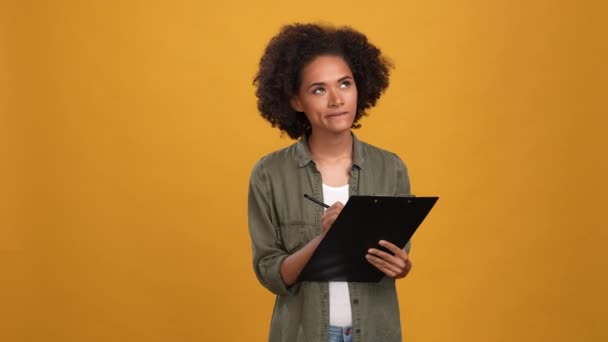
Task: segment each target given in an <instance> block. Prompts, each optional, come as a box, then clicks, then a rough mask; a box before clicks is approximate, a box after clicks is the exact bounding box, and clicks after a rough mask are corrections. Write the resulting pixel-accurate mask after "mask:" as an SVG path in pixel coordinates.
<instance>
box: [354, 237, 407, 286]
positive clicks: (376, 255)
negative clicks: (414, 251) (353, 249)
mask: <svg viewBox="0 0 608 342" xmlns="http://www.w3.org/2000/svg"><path fill="white" fill-rule="evenodd" d="M378 244H379V245H380V246H382V247H385V248H386V249H388V250H389V251H391V252H392V253H393V254H394V255H391V254H389V253H386V252H384V251H381V250H379V249H376V248H370V249H369V250H368V251H367V252H368V254H366V255H365V258H366V259H367V261H369V263H370V264H372V265H374V266H375V267H376V268H377V269H379V270H380V271H382V273H384V274H386V275H387V276H388V277H391V278H395V279H399V278H403V277H405V276H406V275H407V274H408V273H409V272H410V270H411V269H412V262H411V261H410V258H409V256H408V254H407V252H406V251H405V250H403V249H401V248H399V247H397V246H395V245H394V244H392V243H390V242H388V241H385V240H380V242H379V243H378Z"/></svg>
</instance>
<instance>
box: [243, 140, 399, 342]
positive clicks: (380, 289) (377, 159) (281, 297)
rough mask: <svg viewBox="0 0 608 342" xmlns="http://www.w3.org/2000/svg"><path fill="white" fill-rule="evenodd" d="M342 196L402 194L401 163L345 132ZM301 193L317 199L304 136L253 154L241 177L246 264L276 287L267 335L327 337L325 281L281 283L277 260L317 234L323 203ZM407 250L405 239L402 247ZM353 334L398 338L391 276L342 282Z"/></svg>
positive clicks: (388, 340)
mask: <svg viewBox="0 0 608 342" xmlns="http://www.w3.org/2000/svg"><path fill="white" fill-rule="evenodd" d="M349 193H350V195H371V194H374V195H406V194H409V193H410V185H409V179H408V174H407V169H406V167H405V164H404V163H403V162H402V161H401V159H399V157H398V156H397V155H395V154H394V153H391V152H388V151H385V150H382V149H379V148H377V147H374V146H372V145H369V144H366V143H364V142H361V141H359V140H358V139H357V138H356V137H355V136H354V135H353V165H352V168H351V170H350V177H349ZM304 194H310V195H311V196H313V197H315V198H318V199H322V198H323V190H322V179H321V173H320V172H319V171H318V170H317V168H316V167H315V163H314V161H313V160H312V159H311V156H310V152H309V150H308V144H307V139H306V137H303V138H302V139H300V141H298V142H297V143H295V144H293V145H291V146H289V147H287V148H284V149H282V150H279V151H276V152H274V153H271V154H269V155H267V156H265V157H263V158H262V159H260V160H259V161H258V162H257V164H256V165H255V166H254V168H253V171H252V173H251V178H250V184H249V203H248V216H249V232H250V235H251V241H252V249H253V269H254V271H255V274H256V276H257V278H258V280H259V281H260V283H261V284H262V285H264V286H265V287H266V288H267V289H268V290H270V291H271V292H272V293H274V294H276V295H277V297H276V302H275V306H274V312H273V315H272V321H271V323H270V337H269V341H271V342H275V341H276V342H279V341H289V342H300V341H301V342H311V341H315V342H316V341H328V340H329V337H328V330H329V289H328V288H329V286H328V283H327V282H301V283H296V284H294V285H292V286H291V287H289V288H288V287H286V285H285V283H284V282H283V280H282V278H281V275H280V265H281V262H282V261H283V259H285V258H286V257H287V256H289V255H290V254H292V253H294V252H295V251H297V250H298V249H299V248H301V247H302V246H304V245H305V244H306V243H308V242H309V241H310V240H311V239H313V238H314V237H316V236H318V235H319V234H321V231H322V229H321V216H322V215H323V208H322V207H321V206H319V205H317V204H315V203H313V202H311V201H309V200H306V199H305V198H304V197H303V196H304ZM406 249H408V250H409V243H408V246H407V248H406ZM348 288H349V292H350V300H351V310H352V325H353V332H354V333H353V341H354V342H360V341H370V342H376V341H382V342H392V341H401V324H400V318H399V303H398V300H397V291H396V289H395V280H394V279H392V278H388V277H383V278H382V280H381V281H380V282H378V283H355V282H349V283H348Z"/></svg>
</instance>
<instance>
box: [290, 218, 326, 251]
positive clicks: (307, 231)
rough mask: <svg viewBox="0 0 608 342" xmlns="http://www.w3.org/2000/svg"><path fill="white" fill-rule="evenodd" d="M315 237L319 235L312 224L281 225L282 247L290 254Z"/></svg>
mask: <svg viewBox="0 0 608 342" xmlns="http://www.w3.org/2000/svg"><path fill="white" fill-rule="evenodd" d="M317 235H319V233H318V232H317V227H316V225H314V224H307V223H301V222H296V223H284V224H282V225H281V238H282V239H283V245H284V246H285V248H286V249H287V252H289V253H290V254H291V253H293V252H295V251H297V250H299V249H300V248H302V247H303V246H304V245H305V244H307V243H308V242H309V241H310V240H312V239H313V238H314V237H315V236H317Z"/></svg>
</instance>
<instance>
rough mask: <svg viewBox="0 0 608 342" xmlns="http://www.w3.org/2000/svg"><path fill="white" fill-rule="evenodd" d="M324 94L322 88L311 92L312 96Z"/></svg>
mask: <svg viewBox="0 0 608 342" xmlns="http://www.w3.org/2000/svg"><path fill="white" fill-rule="evenodd" d="M324 92H325V89H324V88H317V89H315V90H313V91H312V93H313V94H323V93H324Z"/></svg>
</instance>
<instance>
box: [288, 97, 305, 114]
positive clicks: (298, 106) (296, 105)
mask: <svg viewBox="0 0 608 342" xmlns="http://www.w3.org/2000/svg"><path fill="white" fill-rule="evenodd" d="M289 104H290V105H291V108H292V109H293V110H295V111H296V112H303V111H304V108H303V107H302V101H300V98H299V97H298V95H294V96H292V97H291V99H290V100H289Z"/></svg>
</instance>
